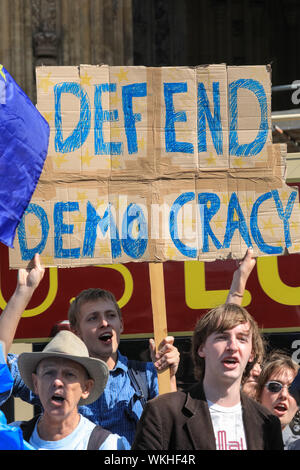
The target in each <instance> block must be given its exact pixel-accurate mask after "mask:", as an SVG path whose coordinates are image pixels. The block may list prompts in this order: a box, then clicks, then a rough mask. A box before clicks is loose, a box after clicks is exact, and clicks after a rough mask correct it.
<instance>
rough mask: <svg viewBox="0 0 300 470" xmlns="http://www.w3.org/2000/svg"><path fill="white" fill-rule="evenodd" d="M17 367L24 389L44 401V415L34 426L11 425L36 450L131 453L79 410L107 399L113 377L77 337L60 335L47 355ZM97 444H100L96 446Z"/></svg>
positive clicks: (26, 358)
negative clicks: (103, 396)
mask: <svg viewBox="0 0 300 470" xmlns="http://www.w3.org/2000/svg"><path fill="white" fill-rule="evenodd" d="M18 365H19V370H20V374H21V377H22V379H23V380H24V382H25V384H26V385H27V386H28V388H29V389H30V390H32V391H33V392H34V393H35V394H36V395H37V396H38V397H39V399H40V401H41V404H42V406H43V413H42V414H41V415H40V416H38V417H35V418H34V419H33V420H31V421H30V422H21V423H16V422H15V423H12V425H14V426H16V425H19V426H20V427H21V429H22V430H23V435H24V438H25V439H26V438H27V440H28V442H29V443H30V444H31V445H32V446H33V447H34V448H35V449H43V450H86V449H94V450H95V449H99V450H126V449H128V448H129V443H128V442H127V440H126V439H125V438H123V437H120V436H119V435H117V434H112V433H110V432H108V431H106V430H104V429H103V428H101V427H100V426H96V425H95V424H94V423H92V422H91V421H89V420H88V419H87V418H85V417H84V416H82V415H80V414H79V412H78V406H80V405H85V404H89V403H93V402H94V401H95V400H97V398H98V397H99V396H100V395H101V394H102V392H103V390H104V388H105V385H106V383H107V379H108V374H109V371H108V367H107V365H106V364H105V362H103V361H101V360H100V359H96V358H91V357H89V353H88V350H87V348H86V346H85V344H84V343H83V342H82V341H81V339H80V338H78V336H76V335H74V334H73V333H71V332H70V331H66V330H63V331H60V332H59V333H58V334H57V335H56V336H55V337H54V338H53V339H52V341H50V342H49V343H48V344H47V346H46V347H45V348H44V350H43V351H42V352H31V353H22V354H20V356H19V358H18ZM94 430H97V432H98V434H97V433H95V431H94ZM93 431H94V432H93ZM91 436H93V438H91ZM95 436H96V437H95ZM97 436H98V437H97ZM92 439H96V441H94V442H95V443H94V444H93V443H92V442H93V441H92Z"/></svg>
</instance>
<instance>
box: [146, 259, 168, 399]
mask: <svg viewBox="0 0 300 470" xmlns="http://www.w3.org/2000/svg"><path fill="white" fill-rule="evenodd" d="M149 276H150V288H151V303H152V315H153V329H154V340H155V345H156V347H158V345H159V344H160V343H161V341H162V340H163V339H164V338H165V337H166V336H168V328H167V315H166V301H165V285H164V271H163V263H149ZM158 388H159V394H160V395H161V394H163V393H168V392H171V382H170V369H169V368H168V369H166V370H164V371H163V372H158Z"/></svg>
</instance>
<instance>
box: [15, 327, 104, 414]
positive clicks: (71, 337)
mask: <svg viewBox="0 0 300 470" xmlns="http://www.w3.org/2000/svg"><path fill="white" fill-rule="evenodd" d="M48 357H54V358H55V357H62V358H65V359H70V360H72V361H74V362H77V363H78V364H81V365H82V366H83V367H84V368H85V369H86V371H87V373H88V375H89V377H90V378H91V379H93V380H94V385H93V387H92V389H91V392H90V394H89V396H88V398H86V399H80V401H79V403H78V405H79V406H81V405H88V404H90V403H93V402H94V401H96V400H97V398H99V396H100V395H101V394H102V393H103V391H104V389H105V386H106V383H107V380H108V375H109V370H108V367H107V365H106V363H105V362H103V361H101V360H100V359H96V358H92V357H89V352H88V349H87V347H86V345H85V344H84V343H83V341H81V339H80V338H78V336H76V335H75V334H74V333H72V332H71V331H67V330H62V331H60V332H59V333H57V335H56V336H54V338H53V339H52V340H51V341H50V342H49V343H48V344H47V346H46V347H45V348H44V349H43V351H41V352H31V353H22V354H20V356H19V358H18V366H19V371H20V374H21V377H22V379H23V380H24V382H25V384H26V385H27V387H28V388H30V390H32V391H34V386H33V381H32V373H33V372H35V371H36V368H37V365H38V363H39V362H40V361H41V360H42V359H46V358H48Z"/></svg>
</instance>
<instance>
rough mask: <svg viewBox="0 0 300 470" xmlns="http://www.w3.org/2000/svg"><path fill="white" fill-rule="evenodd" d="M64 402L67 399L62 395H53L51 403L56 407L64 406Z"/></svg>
mask: <svg viewBox="0 0 300 470" xmlns="http://www.w3.org/2000/svg"><path fill="white" fill-rule="evenodd" d="M64 401H65V398H64V397H63V396H62V395H60V394H59V393H54V395H52V397H51V402H52V403H53V404H54V405H57V406H60V405H62V403H63V402H64Z"/></svg>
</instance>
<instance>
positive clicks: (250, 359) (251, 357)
mask: <svg viewBox="0 0 300 470" xmlns="http://www.w3.org/2000/svg"><path fill="white" fill-rule="evenodd" d="M254 358H255V353H254V351H253V350H252V351H251V354H250V357H249V359H248V363H249V362H253V361H254Z"/></svg>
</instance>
